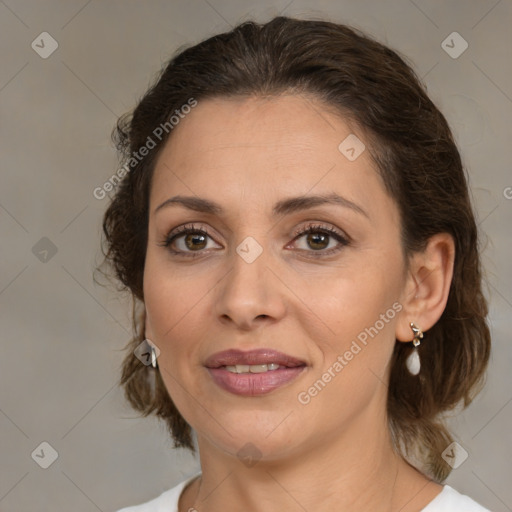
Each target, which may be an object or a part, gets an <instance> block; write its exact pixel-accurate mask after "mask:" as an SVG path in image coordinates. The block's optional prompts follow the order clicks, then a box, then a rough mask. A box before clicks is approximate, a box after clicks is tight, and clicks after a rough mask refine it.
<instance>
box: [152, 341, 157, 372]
mask: <svg viewBox="0 0 512 512" xmlns="http://www.w3.org/2000/svg"><path fill="white" fill-rule="evenodd" d="M151 366H152V367H153V368H158V363H157V362H156V350H155V347H153V346H151Z"/></svg>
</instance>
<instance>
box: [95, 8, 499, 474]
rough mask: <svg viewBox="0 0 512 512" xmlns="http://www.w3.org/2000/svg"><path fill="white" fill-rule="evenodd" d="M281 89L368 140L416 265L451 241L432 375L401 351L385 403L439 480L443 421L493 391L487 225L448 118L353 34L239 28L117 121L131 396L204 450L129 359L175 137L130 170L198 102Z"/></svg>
mask: <svg viewBox="0 0 512 512" xmlns="http://www.w3.org/2000/svg"><path fill="white" fill-rule="evenodd" d="M284 92H288V93H289V92H291V93H297V94H300V93H307V94H310V95H313V96H314V97H316V98H318V99H320V100H322V101H323V102H324V103H325V105H326V108H330V109H331V108H332V109H334V110H335V111H337V112H338V113H340V114H341V115H343V116H344V118H345V119H349V120H351V121H353V122H355V123H357V125H358V126H359V127H360V128H361V129H363V130H364V132H365V134H367V136H368V141H367V142H368V144H367V147H368V150H369V152H370V155H371V156H372V158H373V159H374V161H375V163H376V165H377V168H378V169H379V173H380V175H381V177H382V179H383V182H384V184H385V187H386V189H387V190H388V192H389V193H390V195H391V196H392V197H393V198H394V199H395V201H396V203H397V205H398V207H399V211H400V214H401V224H402V226H401V227H402V241H403V248H404V253H405V254H406V255H410V254H411V253H412V252H414V251H418V250H421V249H422V248H424V247H425V245H426V243H427V241H428V239H429V237H431V236H432V235H434V234H436V233H441V232H446V233H449V234H451V235H452V236H453V238H454V241H455V251H456V256H455V264H454V274H453V280H452V283H451V288H450V293H449V297H448V303H447V305H446V309H445V311H444V312H443V314H442V316H441V318H440V320H439V321H438V322H437V323H436V324H435V325H434V326H433V327H432V328H431V329H430V330H429V331H428V333H427V334H426V335H425V342H424V343H422V344H421V345H420V347H419V349H418V350H419V351H420V356H421V361H422V367H423V368H424V370H423V371H422V372H421V373H420V375H419V376H417V377H414V376H412V375H410V374H409V373H408V372H407V371H406V369H405V359H406V357H407V355H408V354H409V353H410V350H411V347H410V346H409V344H404V343H396V346H395V349H394V353H393V357H392V361H391V370H390V384H389V392H388V403H387V409H388V417H389V422H390V429H391V432H392V434H393V438H394V442H395V445H396V448H397V449H398V450H400V451H401V453H402V455H404V456H410V457H415V458H416V459H417V460H418V461H419V463H420V465H422V467H423V471H424V472H425V473H427V474H430V476H432V477H433V478H434V479H436V480H438V481H442V480H444V478H446V476H447V475H448V474H449V472H450V469H451V468H450V467H449V466H448V464H446V463H445V462H444V460H443V459H442V457H441V453H442V452H443V450H444V449H445V448H446V447H447V446H448V445H449V444H450V442H451V441H452V438H451V436H450V434H449V432H448V430H447V429H446V427H445V426H444V424H443V422H442V413H445V412H446V411H448V410H450V409H453V408H454V407H455V406H456V405H458V404H460V403H461V402H462V404H463V406H467V405H468V404H469V403H470V402H471V400H472V399H473V397H474V395H475V394H476V392H477V391H478V390H479V389H480V387H481V385H482V383H483V376H484V372H485V369H486V366H487V362H488V359H489V352H490V334H489V329H488V326H487V323H486V316H487V302H486V299H485V297H484V295H483V293H482V283H481V281H482V278H481V271H480V260H479V254H478V244H477V241H478V240H477V226H476V224H475V219H474V214H473V211H472V207H471V203H470V199H469V195H468V189H467V184H466V177H465V173H464V169H463V166H462V162H461V158H460V155H459V152H458V150H457V147H456V145H455V143H454V140H453V136H452V134H451V131H450V128H449V127H448V124H447V122H446V119H445V118H444V116H443V115H442V114H441V112H440V111H439V110H438V109H437V108H436V107H435V105H434V104H433V103H432V101H431V100H430V99H429V97H428V96H427V94H426V91H425V88H424V86H423V85H422V84H421V82H420V81H419V79H418V77H417V76H416V74H415V73H414V71H413V70H412V69H411V67H410V66H409V65H408V64H407V63H406V62H405V60H404V58H402V57H400V56H399V55H398V54H397V53H396V52H395V51H393V50H391V49H389V48H387V47H386V46H384V45H382V44H380V43H378V42H376V41H375V40H373V39H371V38H369V37H368V36H366V35H364V34H363V33H361V32H360V31H358V30H356V29H353V28H349V27H347V26H344V25H340V24H334V23H330V22H326V21H304V20H296V19H291V18H285V17H278V18H275V19H273V20H271V21H270V22H268V23H266V24H256V23H253V22H246V23H243V24H241V25H239V26H237V27H235V28H234V29H233V30H231V31H230V32H227V33H224V34H220V35H216V36H214V37H211V38H209V39H207V40H205V41H203V42H201V43H199V44H197V45H195V46H193V47H191V48H188V49H185V50H184V51H181V52H180V53H179V54H177V55H176V56H175V57H174V58H172V59H171V60H170V61H169V63H168V64H167V65H166V67H165V68H164V69H163V70H162V72H161V75H160V76H159V78H158V80H157V81H156V83H155V84H154V85H153V86H152V87H151V88H150V89H149V91H148V92H147V93H146V94H145V95H144V97H143V98H142V100H141V101H140V102H139V103H138V105H137V107H136V108H135V110H134V111H133V113H132V114H129V115H125V116H124V117H122V118H121V119H120V120H119V122H118V124H117V127H116V130H115V131H114V136H115V141H116V144H117V147H118V150H119V152H120V155H121V157H122V158H123V162H124V163H125V164H126V163H127V162H128V161H130V167H131V169H130V171H129V172H128V173H127V175H126V176H125V177H124V179H123V181H122V182H121V183H120V185H119V187H118V188H117V190H116V193H115V196H114V197H113V199H112V201H111V204H110V205H109V207H108V209H107V211H106V213H105V216H104V220H103V231H104V234H105V237H106V246H107V250H106V251H105V249H104V254H105V262H106V263H109V264H110V265H111V266H112V267H113V269H114V271H115V274H116V276H117V278H118V279H119V281H120V282H121V283H122V285H123V287H124V288H125V289H126V288H127V289H128V290H129V291H130V292H131V295H132V297H133V300H134V310H133V323H134V331H135V333H136V334H135V337H134V339H133V340H131V341H130V343H129V345H128V346H127V348H128V349H129V350H128V352H127V354H126V357H125V359H124V362H123V371H122V376H121V384H122V385H123V386H124V389H125V395H126V397H127V399H128V400H129V402H130V403H131V404H132V406H133V407H134V408H135V409H136V410H138V411H140V412H141V413H143V414H144V415H145V416H147V415H148V414H150V413H154V414H156V415H157V416H159V417H161V418H162V419H163V420H165V422H166V423H167V425H168V428H169V431H170V433H171V436H172V438H173V440H174V446H176V447H179V446H183V447H188V448H190V449H191V450H194V447H193V443H192V437H191V428H190V426H189V425H188V424H187V423H186V421H185V420H184V419H183V417H182V416H181V415H180V413H179V412H178V410H177V409H176V407H175V405H174V404H173V402H172V400H171V398H170V397H169V395H168V393H167V391H166V388H165V386H164V383H163V381H162V378H161V376H160V374H159V372H158V371H153V369H152V368H151V367H150V366H149V367H148V366H145V365H144V364H142V363H141V362H140V361H139V360H138V359H137V358H136V357H135V356H134V354H133V351H134V349H135V347H136V346H137V345H138V344H139V343H140V342H141V341H142V340H143V339H144V311H143V308H142V305H143V300H144V297H143V271H144V261H145V253H146V245H147V228H148V202H149V187H150V183H151V177H152V171H153V168H154V163H155V160H156V158H157V156H158V154H159V152H160V150H161V148H162V147H163V145H164V144H165V142H166V140H167V138H168V137H169V135H170V134H172V131H171V130H170V129H169V130H168V133H165V135H164V136H163V137H162V138H161V140H159V141H158V143H157V144H156V147H155V148H154V149H152V150H151V151H150V152H149V154H148V155H147V156H146V157H145V158H143V159H141V160H140V161H138V160H137V162H134V161H133V159H132V160H130V159H131V158H132V156H133V154H134V152H137V151H138V150H139V148H141V147H142V146H144V145H145V144H147V140H148V137H149V136H151V134H152V133H154V130H155V128H156V127H158V126H161V125H164V124H165V123H168V121H169V119H170V117H171V116H172V115H173V113H174V112H175V111H176V110H177V109H180V108H181V107H182V106H183V105H185V104H186V103H187V102H188V101H189V100H190V98H195V99H196V100H197V101H201V100H202V99H206V98H212V97H226V96H233V95H279V94H280V93H284ZM167 126H169V125H167ZM153 139H155V137H153ZM132 164H134V165H132ZM105 262H104V263H105ZM138 308H139V309H140V313H137V312H136V311H137V309H138Z"/></svg>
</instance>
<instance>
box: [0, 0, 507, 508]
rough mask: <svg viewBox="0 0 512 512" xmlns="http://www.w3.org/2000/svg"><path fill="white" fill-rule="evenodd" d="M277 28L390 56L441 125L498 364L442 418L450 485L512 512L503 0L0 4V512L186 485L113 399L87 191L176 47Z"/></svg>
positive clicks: (186, 462) (112, 164)
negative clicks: (348, 37)
mask: <svg viewBox="0 0 512 512" xmlns="http://www.w3.org/2000/svg"><path fill="white" fill-rule="evenodd" d="M278 14H286V15H290V16H300V17H308V18H311V17H315V16H316V17H324V18H328V19H331V20H333V21H340V22H345V23H348V24H352V25H354V26H355V27H357V28H360V29H363V30H365V31H367V32H369V33H370V34H373V35H374V36H375V37H377V38H378V39H379V40H381V41H382V42H384V43H386V44H389V45H390V46H391V47H393V48H395V49H397V50H399V51H401V52H402V53H404V54H405V55H407V56H408V57H409V58H410V60H411V61H412V62H413V63H414V66H415V69H416V70H417V72H418V74H419V75H420V76H421V77H423V79H424V81H425V83H426V84H427V87H428V91H429V94H430V95H431V97H432V98H433V100H434V101H435V102H436V104H437V105H438V106H439V107H440V108H441V110H442V111H443V112H444V113H445V115H446V116H447V118H448V120H449V122H450V123H451V126H452V127H453V130H454V132H455V135H456V138H457V141H458V144H459V146H460V148H461V150H462V154H463V159H464V161H465V163H466V166H467V169H468V172H469V175H470V184H471V188H472V193H473V195H474V200H475V205H476V209H477V213H478V219H479V225H480V228H481V230H482V232H483V233H484V235H485V239H484V242H485V252H484V255H483V261H484V265H485V269H486V276H487V278H488V283H489V284H488V295H489V298H490V305H491V313H490V322H491V325H492V333H493V340H494V350H493V356H492V361H491V364H490V371H489V374H488V382H487V386H486V388H485V390H484V391H483V392H482V393H481V394H480V395H479V397H478V399H477V400H476V401H475V402H474V404H473V405H472V406H471V407H470V408H469V409H468V410H467V411H465V412H464V413H463V414H461V415H460V416H458V417H457V418H456V419H453V420H452V424H453V426H454V428H455V432H456V439H457V440H458V442H459V443H460V444H461V445H462V446H463V447H464V448H465V449H466V450H467V452H468V453H469V457H468V459H467V460H466V461H465V462H464V463H463V464H462V465H461V466H460V467H459V468H458V469H456V470H454V471H453V472H452V476H450V478H449V479H448V483H449V484H451V485H452V486H454V487H455V488H457V489H458V490H459V491H461V492H463V493H467V494H470V495H471V496H473V497H474V498H475V499H476V500H478V501H480V502H481V503H482V504H483V505H485V506H487V507H488V508H490V509H491V510H493V511H507V510H512V487H511V486H510V481H511V474H512V471H511V470H512V462H511V458H512V442H511V435H510V432H511V425H510V424H511V418H512V403H511V402H512V389H511V388H512V387H511V386H510V377H509V376H510V368H511V367H512V350H511V344H510V332H511V327H512V322H511V316H512V315H511V313H512V273H511V271H510V248H511V246H510V244H511V242H510V226H511V224H512V199H511V197H512V189H511V188H510V187H512V175H511V171H510V169H511V167H510V164H511V160H512V159H511V141H510V120H511V112H512V100H511V98H512V84H511V77H512V73H511V62H512V59H511V58H510V55H511V49H512V31H511V30H510V27H511V26H512V3H511V0H481V1H476V0H473V1H462V0H458V1H454V0H451V1H441V0H435V1H434V0H432V1H431V0H428V1H427V0H426V1H420V0H414V1H411V0H392V1H386V2H379V1H377V0H367V1H358V2H355V1H347V0H335V1H326V0H322V1H316V2H311V1H305V0H293V1H290V0H282V1H260V2H252V1H247V0H246V1H235V0H208V1H206V0H204V1H203V0H188V1H181V0H180V1H172V2H170V1H148V2H141V1H138V2H137V1H133V0H132V1H120V0H109V1H103V2H100V1H99V0H92V1H89V2H87V1H86V0H73V1H66V2H64V1H56V0H54V1H48V0H47V1H44V2H43V1H35V0H33V1H23V0H4V1H2V0H0V42H1V45H2V55H1V59H2V60H1V65H0V73H1V74H0V103H1V120H2V122H1V127H0V144H1V153H0V155H1V156H0V160H1V169H2V172H1V184H0V227H1V234H2V235H1V236H2V243H1V247H2V249H1V251H2V252H1V274H0V319H1V325H2V328H1V352H2V353H1V357H0V378H1V385H0V442H1V451H0V461H1V462H0V464H1V469H0V510H1V511H2V512H12V511H16V512H24V511H27V512H28V511H35V510H58V511H61V510H62V511H64V510H70V509H72V510H73V511H74V512H86V511H87V512H89V511H91V512H92V511H97V510H101V511H105V512H108V511H112V510H116V509H117V508H120V507H121V506H126V505H130V504H135V503H139V502H142V501H145V500H147V499H149V498H151V497H153V496H156V495H157V494H159V493H160V492H162V491H163V490H165V489H167V488H170V487H171V486H173V485H175V484H176V483H177V482H179V481H181V480H182V479H184V478H185V477H186V476H189V475H191V474H193V473H195V472H196V471H197V470H198V468H199V465H198V462H197V461H196V460H194V459H193V458H192V457H191V456H190V455H189V454H188V453H186V452H184V451H180V450H176V451H172V450H171V443H170V441H169V438H168V436H167V434H166V432H165V428H164V426H163V424H161V423H159V422H157V421H156V420H154V419H151V418H146V419H144V418H137V416H136V414H135V413H134V412H132V411H131V409H130V408H129V406H128V405H127V404H126V403H125V402H124V399H123V395H122V391H121V390H120V389H119V387H118V386H117V383H116V382H117V379H118V376H119V367H120V363H121V359H122V356H123V352H122V348H123V346H124V344H125V342H126V341H127V340H128V339H129V337H130V317H129V313H130V309H129V302H128V301H127V299H126V297H124V298H123V297H120V296H119V295H117V294H115V293H113V292H112V290H108V289H104V288H101V287H99V286H97V285H95V284H94V283H93V280H92V272H93V268H94V265H95V264H96V263H98V262H99V261H100V252H99V244H100V222H101V217H102V214H103V211H104V209H105V208H106V206H107V201H108V199H103V200H97V199H95V198H94V197H93V193H92V192H93V190H94V188H95V187H98V186H102V184H103V183H104V182H105V181H106V180H107V179H108V178H109V177H110V176H111V175H112V174H113V173H114V172H115V170H116V169H117V159H116V155H115V152H114V150H113V147H112V145H111V143H110V132H111V129H112V127H113V125H114V122H115V121H116V118H117V117H118V116H119V115H120V114H122V113H124V112H125V111H127V110H130V109H131V108H132V107H133V106H134V104H135V102H136V101H137V100H138V99H139V98H140V96H141V94H142V93H143V92H144V91H145V89H146V87H147V86H148V84H149V82H150V80H152V79H153V78H154V77H155V74H156V73H157V72H158V70H159V69H160V67H161V64H162V63H163V62H164V61H165V60H166V59H167V58H168V57H169V56H170V55H171V54H172V53H173V52H174V51H175V50H176V49H177V48H178V47H179V46H181V45H183V44H193V43H195V42H198V41H199V40H201V39H203V38H204V37H206V36H208V35H211V34H213V33H216V32H219V31H225V30H228V29H229V28H230V26H233V25H235V24H236V23H238V22H240V21H242V20H245V19H250V18H255V19H257V20H260V21H265V20H268V19H269V18H270V17H272V16H275V15H278ZM44 31H46V32H49V33H50V34H51V36H52V37H53V38H54V39H55V40H56V41H57V42H58V45H59V46H58V49H57V50H56V51H55V52H54V53H53V54H52V55H51V56H49V57H48V58H46V59H43V58H42V57H41V56H40V55H39V54H38V53H36V51H34V49H32V48H31V43H32V41H34V40H35V41H36V43H37V42H38V41H39V45H40V46H42V44H41V43H40V38H38V36H39V34H41V33H42V32H44ZM454 31H456V32H459V33H460V34H461V35H462V37H463V38H464V39H465V40H466V41H467V42H468V44H469V47H468V49H467V50H466V51H465V52H464V53H463V54H462V55H460V56H459V57H458V58H456V59H454V58H452V57H450V56H449V55H448V54H447V53H446V52H445V50H444V49H443V48H442V47H441V43H442V41H443V40H444V39H445V38H446V37H447V36H448V35H449V34H451V33H452V32H454ZM457 44H458V43H457ZM45 48H46V50H48V48H49V43H48V40H46V44H45ZM41 51H42V49H41ZM43 237H46V238H47V239H49V240H50V241H51V244H53V246H55V249H56V251H57V252H56V253H55V254H52V250H51V248H52V246H51V244H50V242H48V240H46V239H44V240H43V241H40V240H41V239H42V238H43ZM55 249H54V250H55ZM45 250H48V251H49V252H47V253H45V252H44V251H45ZM43 441H46V442H48V443H50V445H51V446H52V447H53V448H54V449H55V450H56V451H57V453H58V458H57V460H56V461H55V462H54V463H53V464H52V465H51V466H50V467H49V468H48V469H42V468H41V467H40V466H39V465H38V464H36V462H35V460H34V459H35V458H36V457H34V459H33V458H32V457H31V454H32V453H33V451H34V450H35V449H36V448H38V446H39V445H40V443H41V442H43ZM39 452H40V449H39ZM48 454H49V452H48V450H47V451H46V453H45V457H47V456H49V455H48ZM42 458H44V457H42V456H41V457H40V460H42Z"/></svg>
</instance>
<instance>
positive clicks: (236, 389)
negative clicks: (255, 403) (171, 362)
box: [205, 349, 307, 396]
mask: <svg viewBox="0 0 512 512" xmlns="http://www.w3.org/2000/svg"><path fill="white" fill-rule="evenodd" d="M205 366H206V368H207V369H208V372H209V373H210V375H211V377H212V379H213V381H214V382H215V383H216V384H217V385H218V386H219V387H220V388H222V389H223V390H225V391H228V392H230V393H232V394H235V395H244V396H257V395H263V394H267V393H270V392H271V391H274V390H275V389H277V388H280V387H282V386H284V385H285V384H288V383H289V382H291V381H292V380H294V379H295V378H297V377H298V376H299V375H300V374H301V373H302V372H303V371H304V370H305V369H306V367H307V365H306V363H305V362H304V361H302V360H300V359H297V358H295V357H293V356H290V355H288V354H284V353H282V352H277V351H276V350H272V349H259V350H251V351H248V352H243V351H240V350H227V351H224V352H218V353H216V354H213V355H212V356H210V357H209V358H208V359H207V360H206V362H205Z"/></svg>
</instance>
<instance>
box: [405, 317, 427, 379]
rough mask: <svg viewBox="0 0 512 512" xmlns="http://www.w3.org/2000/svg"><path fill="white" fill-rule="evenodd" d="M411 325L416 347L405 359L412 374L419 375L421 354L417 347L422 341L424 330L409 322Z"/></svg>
mask: <svg viewBox="0 0 512 512" xmlns="http://www.w3.org/2000/svg"><path fill="white" fill-rule="evenodd" d="M409 325H410V326H411V329H412V332H413V335H414V338H413V340H412V344H413V345H414V349H413V350H412V352H411V353H410V354H409V355H408V356H407V359H406V360H405V365H406V366H407V369H408V370H409V373H410V374H411V375H418V373H420V369H421V361H420V355H419V354H418V349H417V347H418V346H419V344H420V343H421V340H422V338H423V332H422V330H421V329H420V328H419V327H418V326H417V325H416V324H414V323H413V322H411V323H410V324H409Z"/></svg>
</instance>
